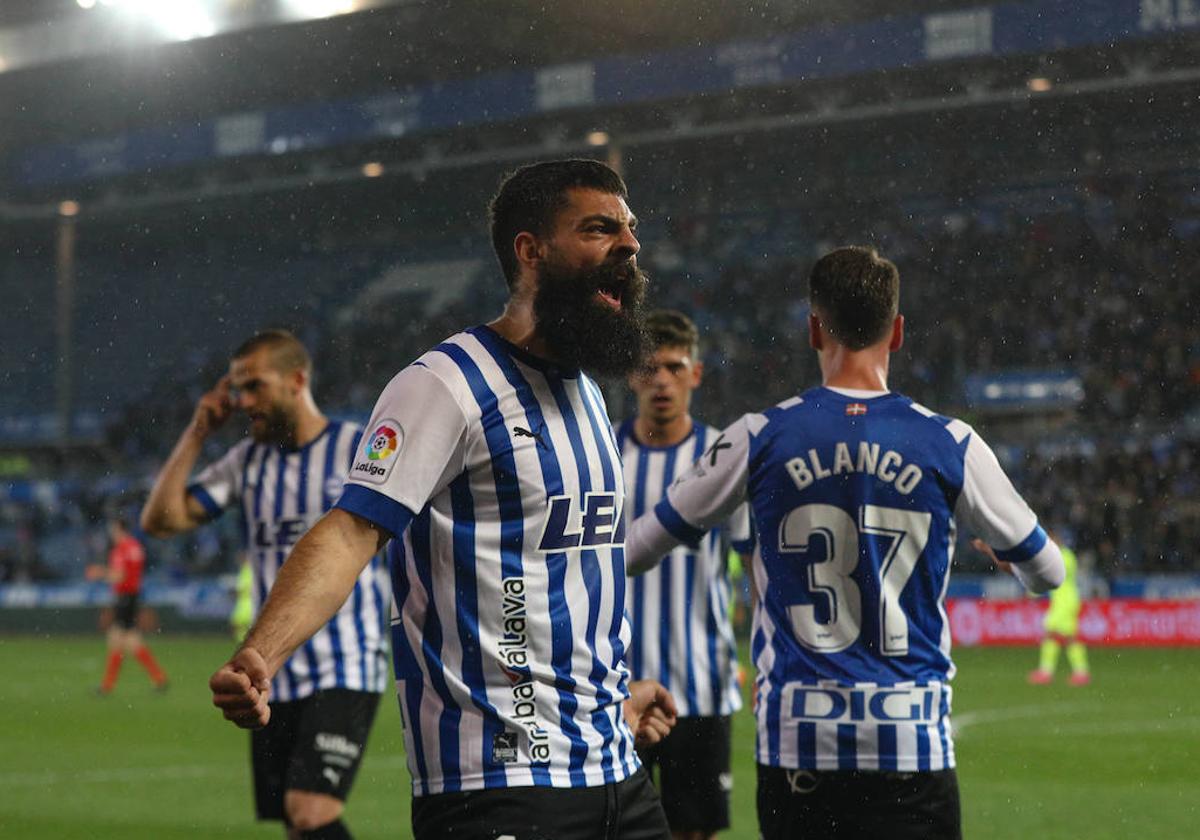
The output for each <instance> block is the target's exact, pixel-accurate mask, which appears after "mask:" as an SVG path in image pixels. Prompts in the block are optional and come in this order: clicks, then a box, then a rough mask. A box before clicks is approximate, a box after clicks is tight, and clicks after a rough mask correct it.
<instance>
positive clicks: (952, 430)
mask: <svg viewBox="0 0 1200 840" xmlns="http://www.w3.org/2000/svg"><path fill="white" fill-rule="evenodd" d="M745 498H749V500H750V503H751V508H752V512H753V515H754V520H755V526H756V540H757V544H756V549H755V554H754V574H755V583H756V584H757V588H758V592H759V593H760V600H759V603H758V605H757V606H756V609H755V621H754V637H753V641H752V653H753V656H754V660H755V665H756V667H757V670H758V676H757V680H758V683H757V685H758V694H757V706H756V717H757V720H758V743H757V755H758V761H759V763H761V764H765V765H770V766H777V767H787V768H805V769H823V770H829V769H859V770H900V771H926V770H940V769H945V768H950V767H953V766H954V743H953V740H952V738H951V731H950V698H951V692H950V686H949V681H950V679H951V678H952V677H953V675H954V666H953V663H952V662H951V659H950V627H949V623H948V621H947V619H946V613H945V609H944V598H945V591H946V585H947V582H948V580H949V574H950V563H951V559H952V557H953V552H954V544H955V530H956V523H958V522H961V523H962V524H963V525H965V526H967V527H968V528H969V529H970V530H971V531H973V532H974V533H976V534H977V535H978V536H980V537H981V538H983V539H984V540H985V541H986V542H988V543H990V544H991V545H992V546H994V547H995V548H997V549H998V550H997V554H998V555H999V556H1000V557H1001V558H1003V559H1005V560H1009V561H1013V562H1016V563H1021V562H1023V561H1029V560H1032V559H1034V558H1035V557H1038V558H1039V561H1040V556H1041V555H1042V554H1043V553H1047V554H1048V553H1050V552H1053V554H1054V555H1055V556H1057V551H1058V550H1057V547H1056V546H1055V545H1054V544H1053V542H1050V541H1048V540H1047V537H1046V534H1045V532H1044V531H1043V530H1042V529H1041V527H1040V526H1039V525H1038V524H1037V519H1036V517H1035V516H1034V515H1033V512H1032V511H1030V510H1029V507H1028V506H1027V505H1026V504H1025V502H1024V501H1023V500H1022V499H1021V497H1020V496H1019V495H1018V494H1017V492H1016V491H1015V490H1014V489H1013V486H1012V484H1011V483H1010V482H1009V480H1008V478H1007V476H1005V474H1004V472H1003V470H1002V469H1001V468H1000V466H999V464H998V463H997V461H996V459H995V456H994V455H993V454H992V451H991V449H989V448H988V446H987V444H986V443H984V441H983V440H982V439H981V438H980V437H979V435H978V434H976V433H975V432H974V430H973V429H972V428H971V427H970V426H968V425H967V424H965V423H963V422H962V421H960V420H954V419H952V418H948V417H943V416H939V415H937V414H934V413H933V412H931V411H929V410H928V409H926V408H924V407H922V406H920V405H918V404H916V403H914V402H913V401H912V400H910V399H909V398H907V397H905V396H902V395H900V394H894V393H886V392H853V391H844V390H840V389H838V390H835V389H830V388H815V389H812V390H810V391H807V392H805V393H804V394H802V395H801V396H799V397H796V398H793V399H791V400H788V401H786V402H784V403H781V404H780V405H778V406H776V407H774V408H771V409H769V410H767V411H766V412H763V413H762V414H750V415H746V416H744V417H743V418H742V419H741V420H739V421H738V422H737V423H735V424H734V425H733V426H731V427H729V429H727V430H726V431H724V432H723V433H722V435H721V437H720V438H718V440H717V441H716V442H715V443H714V444H713V445H712V446H711V447H710V448H709V450H708V452H706V453H705V456H704V457H703V458H702V459H701V460H700V461H698V462H697V463H696V465H695V466H694V467H693V468H692V470H690V471H689V472H688V473H687V474H685V476H684V477H683V478H681V479H680V480H679V481H677V482H676V483H675V485H674V486H673V487H671V489H670V491H669V492H668V498H667V499H664V500H663V501H662V502H660V504H659V505H658V506H657V507H656V509H655V514H656V517H657V519H658V521H659V523H661V526H662V527H665V528H666V529H667V531H669V532H671V534H673V535H674V536H675V537H676V538H678V539H683V540H687V541H689V542H691V543H693V544H694V543H695V541H696V540H697V539H699V538H701V536H702V535H703V534H704V531H703V530H701V529H702V528H704V527H705V526H706V525H710V524H711V523H712V522H719V521H721V520H722V519H723V517H724V516H725V515H727V511H728V510H731V509H732V508H733V506H735V505H737V504H738V503H740V502H741V501H742V500H743V499H745ZM634 530H635V533H631V534H630V543H631V545H634V544H640V542H641V539H642V533H643V529H642V527H641V526H639V525H638V524H636V523H635V525H634ZM632 559H633V558H631V560H632Z"/></svg>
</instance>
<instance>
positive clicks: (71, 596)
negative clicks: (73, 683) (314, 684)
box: [0, 576, 233, 635]
mask: <svg viewBox="0 0 1200 840" xmlns="http://www.w3.org/2000/svg"><path fill="white" fill-rule="evenodd" d="M112 601H113V596H112V590H111V588H110V587H109V586H108V585H107V584H105V583H102V582H101V583H91V582H86V581H68V582H61V583H7V584H0V633H22V634H31V635H48V634H53V633H86V632H91V631H94V630H97V629H101V630H102V629H104V628H105V627H106V626H107V622H108V621H109V620H111V606H112ZM232 610H233V577H232V576H229V577H228V578H206V579H198V580H190V581H186V582H184V583H164V582H153V581H148V582H147V583H146V584H145V586H144V587H143V589H142V614H141V615H140V616H139V621H138V623H139V625H140V626H141V627H142V629H143V630H146V631H154V630H164V631H167V632H180V633H206V632H228V628H229V613H230V612H231V611H232Z"/></svg>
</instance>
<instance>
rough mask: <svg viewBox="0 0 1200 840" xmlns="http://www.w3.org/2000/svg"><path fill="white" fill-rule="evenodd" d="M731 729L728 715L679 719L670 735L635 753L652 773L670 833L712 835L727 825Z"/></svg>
mask: <svg viewBox="0 0 1200 840" xmlns="http://www.w3.org/2000/svg"><path fill="white" fill-rule="evenodd" d="M732 733H733V727H732V724H731V719H730V718H729V717H728V716H725V717H720V716H715V717H681V718H679V719H678V721H676V723H675V728H674V729H672V730H671V734H670V735H668V736H667V737H666V738H664V739H663V740H662V741H660V742H659V743H657V744H655V745H654V746H652V747H648V748H646V749H644V750H639V751H638V755H639V756H640V757H641V759H642V763H643V764H644V765H645V766H646V771H647V772H649V773H651V774H652V775H653V773H654V769H655V768H656V767H657V768H658V791H659V793H660V794H661V795H662V802H663V810H664V811H665V812H666V814H667V822H668V823H670V825H671V830H672V831H703V832H705V833H706V834H714V833H716V832H718V831H721V830H723V829H726V828H729V794H730V792H731V791H732V790H733V774H732V773H730V770H729V758H730V756H729V751H730V741H731V740H732Z"/></svg>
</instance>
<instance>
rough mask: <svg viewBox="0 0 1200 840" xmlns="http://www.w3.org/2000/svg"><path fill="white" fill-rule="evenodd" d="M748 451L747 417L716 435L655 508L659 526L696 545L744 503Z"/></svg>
mask: <svg viewBox="0 0 1200 840" xmlns="http://www.w3.org/2000/svg"><path fill="white" fill-rule="evenodd" d="M749 452H750V429H749V425H748V423H747V417H742V418H741V419H740V420H738V421H737V422H735V423H734V424H733V425H732V426H729V427H728V428H727V429H725V431H723V432H721V434H720V435H718V436H717V439H716V440H715V441H713V443H712V445H711V446H709V448H708V449H707V450H706V451H705V452H704V454H703V455H701V456H700V457H699V458H698V459H697V460H696V462H695V463H694V464H692V466H691V467H689V468H688V469H687V471H686V472H684V473H683V474H682V475H680V476H679V477H678V478H676V479H675V482H674V483H673V484H672V485H671V487H670V488H669V489H668V490H667V494H666V496H664V497H663V499H662V500H661V501H660V502H659V503H658V504H657V505H656V506H655V508H654V513H655V515H656V516H657V517H658V520H659V521H660V522H661V523H662V526H663V527H664V528H666V529H667V531H669V532H670V533H671V534H672V535H673V536H674V537H675V538H676V539H678V540H679V541H680V542H682V543H684V544H685V545H691V546H695V545H698V544H699V543H700V540H701V539H702V538H703V537H704V535H705V534H706V533H707V532H708V531H709V530H711V529H712V528H714V527H716V526H718V525H720V524H721V523H723V522H725V521H726V520H728V519H729V518H730V517H731V516H732V515H733V514H734V512H735V511H737V509H738V508H739V507H740V506H743V503H744V502H745V500H746V475H747V472H748V470H749ZM747 531H748V528H747Z"/></svg>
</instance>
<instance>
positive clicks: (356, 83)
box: [0, 0, 970, 153]
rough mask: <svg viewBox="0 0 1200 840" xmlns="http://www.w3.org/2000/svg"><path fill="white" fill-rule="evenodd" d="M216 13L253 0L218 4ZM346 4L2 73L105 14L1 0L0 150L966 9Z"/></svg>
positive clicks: (657, 1) (32, 0)
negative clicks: (312, 16)
mask: <svg viewBox="0 0 1200 840" xmlns="http://www.w3.org/2000/svg"><path fill="white" fill-rule="evenodd" d="M86 1H87V0H85V2H86ZM112 1H113V2H131V0H112ZM290 2H306V3H309V4H311V3H312V2H313V0H270V2H268V0H260V2H259V3H257V4H255V5H256V7H261V8H267V7H272V6H274V7H279V9H282V7H283V6H285V5H286V4H287V3H290ZM212 5H213V6H214V7H218V6H223V5H240V6H246V5H247V4H230V3H228V2H227V0H212ZM350 5H353V6H355V7H356V8H360V9H361V8H364V7H367V6H374V8H367V9H366V10H364V11H358V12H356V13H353V14H339V15H336V16H334V17H327V18H324V19H319V20H311V21H308V22H304V23H289V25H279V24H282V23H284V22H288V21H291V20H294V19H295V16H294V15H288V14H285V13H284V12H283V11H282V10H280V11H279V13H278V14H277V15H276V16H275V17H274V18H272V19H270V20H273V21H274V23H271V22H268V21H269V19H268V17H266V16H263V17H258V18H255V20H256V21H258V22H257V24H256V25H254V26H253V27H249V26H247V27H245V28H241V29H239V30H238V31H231V32H226V33H224V34H219V35H215V36H211V37H203V38H195V39H191V40H182V41H181V40H178V39H173V38H167V37H163V38H160V39H158V41H157V42H152V41H151V42H148V41H141V42H128V43H122V42H119V41H115V42H113V49H112V50H111V51H101V50H99V49H95V48H89V49H86V50H80V49H75V50H74V51H72V50H69V49H64V50H63V51H62V52H61V56H62V58H60V59H59V60H56V61H54V62H53V63H44V64H40V65H39V66H35V67H30V68H26V69H22V68H21V67H19V66H15V67H13V68H12V69H9V70H7V71H5V70H4V69H3V68H4V67H5V64H6V62H5V60H4V58H5V57H4V50H5V44H8V45H10V47H9V50H10V52H12V51H13V48H12V46H11V45H12V44H14V43H17V42H19V41H20V39H21V36H22V34H23V33H30V32H38V33H40V34H39V37H46V36H47V33H51V34H52V35H53V34H54V33H61V36H62V38H64V39H68V40H70V39H73V40H74V41H78V40H80V35H79V33H80V31H81V29H80V27H81V21H84V22H86V21H88V20H89V19H88V18H87V15H89V14H92V13H94V12H98V11H102V9H100V7H96V8H93V9H91V10H84V9H81V8H80V6H79V5H78V3H77V0H5V2H4V3H3V4H0V116H2V117H3V120H4V123H5V126H6V130H5V132H3V134H2V135H0V153H2V152H5V151H8V150H11V149H14V148H18V147H21V146H27V145H29V144H31V143H38V142H55V141H62V140H70V139H76V138H82V137H90V136H93V135H95V136H100V135H104V134H109V133H112V132H116V131H124V130H128V129H130V128H132V127H136V126H138V125H146V124H150V123H161V122H164V121H177V120H187V119H195V118H200V117H203V116H208V115H212V114H215V113H218V112H223V111H224V112H227V111H232V110H237V109H242V108H252V107H260V106H264V105H269V104H281V103H288V102H295V101H302V100H303V101H310V100H319V99H323V98H333V97H339V96H347V95H350V94H355V93H360V92H364V91H366V92H370V91H386V90H387V89H389V87H392V86H394V85H397V84H400V83H407V82H414V81H430V80H442V79H454V78H461V77H464V76H471V75H477V74H479V73H482V72H487V71H490V70H496V69H500V68H505V67H516V66H529V65H544V64H554V63H560V62H566V61H572V60H578V59H580V58H593V57H599V56H603V55H609V54H614V53H637V52H644V51H650V50H659V49H664V48H670V47H675V46H685V45H694V44H696V43H700V42H713V41H720V40H730V39H735V38H741V37H751V36H761V35H768V34H776V33H780V32H785V31H789V30H794V29H800V28H804V27H807V26H811V25H814V24H816V23H820V22H832V21H846V20H854V19H865V18H871V17H879V16H882V15H885V14H893V13H899V12H901V11H917V10H932V9H938V8H951V7H956V6H966V5H970V4H969V3H968V2H966V0H923V2H917V1H916V0H910V1H909V2H897V0H863V1H862V2H857V3H844V2H839V0H759V2H756V3H746V4H741V3H728V2H721V0H610V2H608V3H606V4H601V5H598V6H593V5H587V4H575V3H544V2H541V0H492V2H489V3H487V4H480V3H478V2H472V0H444V1H443V2H424V1H423V0H356V3H351V4H350ZM243 19H244V16H243ZM96 20H99V18H96ZM89 25H94V24H89ZM83 31H85V32H86V31H88V30H86V29H84V30H83ZM97 32H99V30H97ZM72 55H75V56H82V57H74V58H72V57H71V56H72ZM12 63H13V64H16V62H12Z"/></svg>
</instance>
